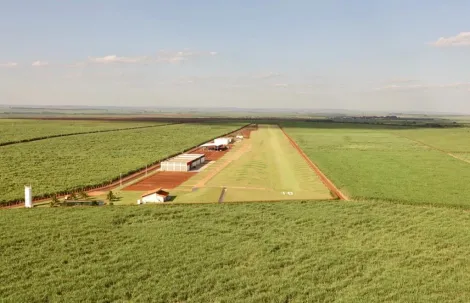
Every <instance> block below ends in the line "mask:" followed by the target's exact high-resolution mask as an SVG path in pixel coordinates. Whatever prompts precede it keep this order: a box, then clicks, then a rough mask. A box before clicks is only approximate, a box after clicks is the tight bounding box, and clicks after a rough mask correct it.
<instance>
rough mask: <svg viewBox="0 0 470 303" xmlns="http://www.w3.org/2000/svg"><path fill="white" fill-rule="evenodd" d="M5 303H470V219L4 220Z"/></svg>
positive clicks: (368, 214) (248, 211)
mask: <svg viewBox="0 0 470 303" xmlns="http://www.w3.org/2000/svg"><path fill="white" fill-rule="evenodd" d="M0 212H1V213H0V217H1V220H0V230H2V231H4V232H2V233H1V234H0V247H1V248H2V257H1V258H0V268H1V269H2V270H0V280H1V281H2V283H0V297H1V299H0V301H3V302H367V303H370V302H423V303H424V302H426V303H432V302H436V303H437V302H439V303H440V302H462V303H463V302H469V301H470V284H469V283H468V281H469V280H470V262H468V260H469V259H470V233H469V232H468V230H469V229H470V213H469V212H467V211H463V210H458V209H446V208H437V207H430V208H423V207H415V206H410V205H394V204H391V203H380V202H379V203H371V202H369V203H364V202H354V203H351V202H349V201H335V202H315V203H312V202H307V203H299V202H282V203H250V204H225V203H222V204H212V205H207V204H206V205H202V204H199V205H165V206H161V207H156V206H140V207H138V206H126V207H119V206H106V207H95V208H93V207H90V208H67V209H61V208H58V209H51V208H43V209H41V208H35V209H33V210H29V209H18V210H0Z"/></svg>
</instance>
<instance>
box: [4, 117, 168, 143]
mask: <svg viewBox="0 0 470 303" xmlns="http://www.w3.org/2000/svg"><path fill="white" fill-rule="evenodd" d="M156 125H162V123H150V122H106V121H52V120H28V119H0V145H2V144H5V143H8V142H21V141H23V140H31V139H35V138H44V137H49V136H58V135H67V134H75V133H86V132H96V131H106V130H113V129H125V128H135V127H144V126H156Z"/></svg>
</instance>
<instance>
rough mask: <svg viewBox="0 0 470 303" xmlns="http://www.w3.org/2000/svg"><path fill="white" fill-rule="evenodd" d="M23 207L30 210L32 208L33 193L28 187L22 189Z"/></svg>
mask: <svg viewBox="0 0 470 303" xmlns="http://www.w3.org/2000/svg"><path fill="white" fill-rule="evenodd" d="M24 207H26V208H31V207H33V191H32V189H31V185H30V186H26V185H25V187H24Z"/></svg>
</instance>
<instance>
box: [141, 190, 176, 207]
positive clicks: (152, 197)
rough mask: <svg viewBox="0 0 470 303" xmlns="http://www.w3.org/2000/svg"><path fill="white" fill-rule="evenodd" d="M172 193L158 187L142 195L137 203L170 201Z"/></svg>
mask: <svg viewBox="0 0 470 303" xmlns="http://www.w3.org/2000/svg"><path fill="white" fill-rule="evenodd" d="M169 195H170V193H169V192H168V191H166V190H163V189H161V188H157V189H154V190H151V191H148V192H146V193H145V194H143V195H142V196H141V199H139V200H138V201H137V204H145V203H163V202H165V201H168V196H169Z"/></svg>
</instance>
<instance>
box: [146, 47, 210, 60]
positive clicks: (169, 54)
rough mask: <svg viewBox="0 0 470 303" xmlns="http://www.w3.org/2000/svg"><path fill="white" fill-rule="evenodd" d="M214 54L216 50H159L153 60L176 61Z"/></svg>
mask: <svg viewBox="0 0 470 303" xmlns="http://www.w3.org/2000/svg"><path fill="white" fill-rule="evenodd" d="M215 55H217V52H193V51H191V50H184V51H178V52H174V51H166V50H161V51H159V52H157V55H156V57H155V59H154V61H155V62H167V63H178V62H181V61H186V60H189V59H190V58H195V57H203V56H215Z"/></svg>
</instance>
